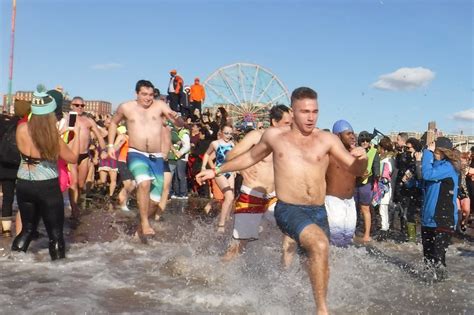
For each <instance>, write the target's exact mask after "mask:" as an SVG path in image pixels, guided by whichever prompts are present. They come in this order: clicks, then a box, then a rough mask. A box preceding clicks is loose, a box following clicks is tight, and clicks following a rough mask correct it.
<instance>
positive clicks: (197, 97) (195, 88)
mask: <svg viewBox="0 0 474 315" xmlns="http://www.w3.org/2000/svg"><path fill="white" fill-rule="evenodd" d="M205 100H206V90H205V89H204V86H202V85H201V83H200V80H199V78H195V79H194V84H193V85H191V108H192V112H194V111H195V110H196V109H197V110H199V113H201V110H202V104H204V101H205Z"/></svg>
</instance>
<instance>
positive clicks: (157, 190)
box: [107, 80, 184, 236]
mask: <svg viewBox="0 0 474 315" xmlns="http://www.w3.org/2000/svg"><path fill="white" fill-rule="evenodd" d="M135 91H136V93H137V99H136V100H133V101H128V102H125V103H122V104H120V106H119V107H118V108H117V112H116V113H115V115H114V117H113V118H112V120H111V122H110V127H109V138H108V142H109V144H108V145H107V148H108V153H109V156H110V157H112V158H115V150H114V148H113V143H114V140H115V135H116V132H117V125H118V123H119V122H120V121H122V120H126V121H127V129H128V136H129V140H128V141H129V149H128V158H127V164H128V168H129V169H130V171H131V172H132V174H133V176H134V177H135V181H136V182H137V185H138V189H137V199H138V208H139V210H140V229H139V233H140V234H142V235H144V236H151V235H154V234H155V231H154V230H153V228H152V227H151V225H150V222H149V220H148V218H149V217H150V216H151V215H152V214H154V213H155V212H156V208H157V207H158V203H159V202H160V200H161V194H162V190H163V171H164V161H163V154H162V136H163V132H164V131H163V123H164V120H165V119H169V120H171V121H172V122H173V123H174V124H176V125H178V126H183V124H184V122H183V120H182V119H181V117H180V115H179V114H178V113H176V112H174V111H172V110H171V109H170V108H169V106H168V105H167V104H166V103H164V102H163V101H161V100H154V86H153V84H152V83H151V82H150V81H146V80H140V81H138V82H137V85H136V88H135Z"/></svg>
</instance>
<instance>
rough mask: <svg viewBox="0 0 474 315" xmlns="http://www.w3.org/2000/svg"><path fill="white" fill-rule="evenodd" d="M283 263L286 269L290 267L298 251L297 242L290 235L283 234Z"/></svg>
mask: <svg viewBox="0 0 474 315" xmlns="http://www.w3.org/2000/svg"><path fill="white" fill-rule="evenodd" d="M282 250H283V252H282V255H281V264H282V266H283V268H284V269H288V267H290V265H291V263H292V262H293V258H294V257H295V253H296V242H295V241H294V240H293V239H292V238H291V237H289V236H287V235H283V241H282Z"/></svg>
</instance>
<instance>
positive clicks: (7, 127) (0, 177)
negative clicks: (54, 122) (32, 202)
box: [0, 100, 30, 237]
mask: <svg viewBox="0 0 474 315" xmlns="http://www.w3.org/2000/svg"><path fill="white" fill-rule="evenodd" d="M14 104H15V105H14V106H15V116H13V117H10V116H7V115H2V117H1V121H0V184H1V186H2V194H3V201H2V212H1V215H2V236H5V237H10V236H11V235H12V233H11V225H12V219H11V217H12V215H13V201H14V199H15V187H16V174H17V172H18V167H19V166H20V153H19V152H18V147H17V144H16V136H15V135H16V129H17V124H18V121H19V120H20V118H21V117H23V116H24V115H26V114H27V113H28V112H29V108H30V104H29V102H26V101H20V100H15V103H14ZM17 233H18V231H17Z"/></svg>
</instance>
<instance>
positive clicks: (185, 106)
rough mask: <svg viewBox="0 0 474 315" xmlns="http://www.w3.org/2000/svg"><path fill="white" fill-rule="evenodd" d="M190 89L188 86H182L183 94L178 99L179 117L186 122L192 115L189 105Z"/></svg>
mask: <svg viewBox="0 0 474 315" xmlns="http://www.w3.org/2000/svg"><path fill="white" fill-rule="evenodd" d="M190 91H191V89H190V87H189V86H187V85H186V86H184V89H183V92H181V94H180V98H179V100H180V101H179V107H180V109H181V111H180V112H181V116H183V119H184V120H186V119H187V118H188V117H191V114H192V108H191V103H190V100H189V98H190V94H189V93H190Z"/></svg>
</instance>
